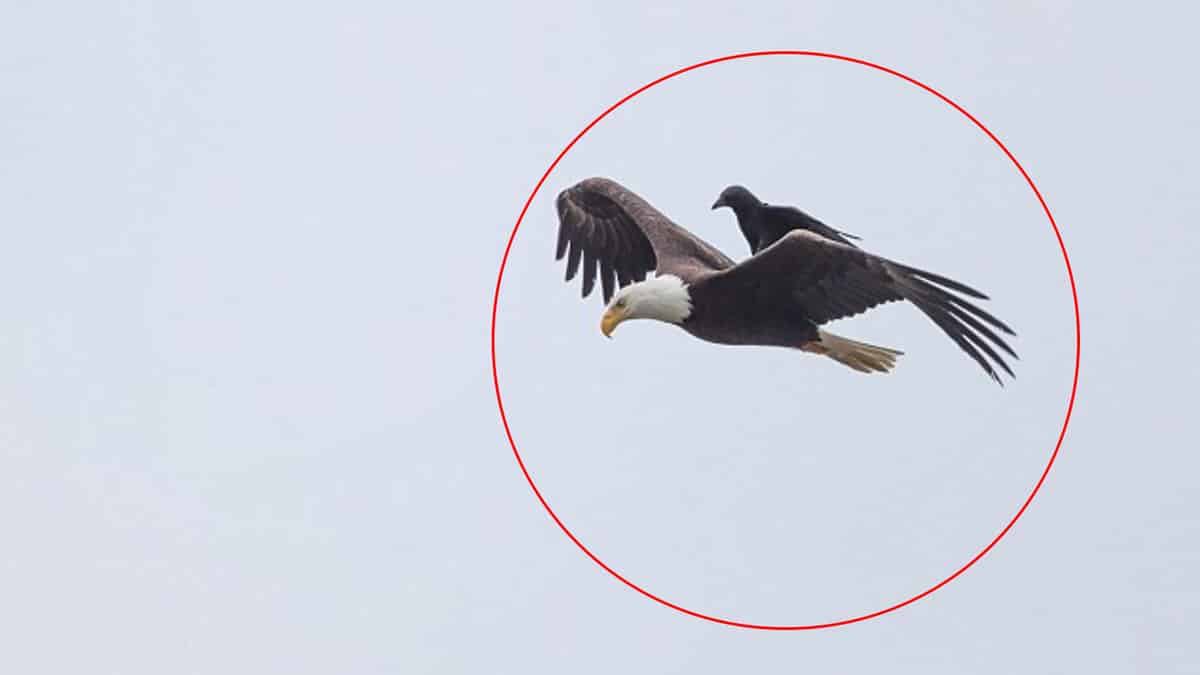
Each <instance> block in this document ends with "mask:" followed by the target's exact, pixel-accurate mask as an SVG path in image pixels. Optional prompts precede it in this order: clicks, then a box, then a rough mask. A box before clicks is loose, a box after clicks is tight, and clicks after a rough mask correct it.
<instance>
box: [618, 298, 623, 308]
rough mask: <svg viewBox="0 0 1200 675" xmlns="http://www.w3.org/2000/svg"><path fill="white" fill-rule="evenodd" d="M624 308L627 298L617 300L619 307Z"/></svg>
mask: <svg viewBox="0 0 1200 675" xmlns="http://www.w3.org/2000/svg"><path fill="white" fill-rule="evenodd" d="M624 306H625V298H620V299H619V300H617V307H624Z"/></svg>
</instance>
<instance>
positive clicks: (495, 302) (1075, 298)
mask: <svg viewBox="0 0 1200 675" xmlns="http://www.w3.org/2000/svg"><path fill="white" fill-rule="evenodd" d="M755 56H816V57H820V58H826V59H833V60H836V61H846V62H848V63H856V64H858V65H861V66H867V67H868V68H874V69H875V70H878V71H881V72H884V73H887V74H889V75H894V76H896V77H898V78H900V79H902V80H904V81H906V82H908V83H910V84H913V85H916V86H917V87H920V88H921V89H924V90H925V91H927V92H929V93H930V94H933V95H934V96H936V97H938V98H939V99H941V100H942V101H943V102H945V103H946V104H947V105H949V106H950V107H952V108H954V109H955V110H957V111H958V112H960V113H962V115H963V116H964V117H966V118H967V119H969V120H971V122H972V123H973V124H974V125H975V126H977V127H979V129H980V130H981V131H983V133H985V134H987V137H988V138H990V139H991V140H992V142H993V143H995V144H996V146H997V147H999V148H1000V150H1002V151H1003V152H1004V154H1005V155H1006V156H1007V157H1008V159H1009V160H1010V161H1011V162H1012V163H1013V166H1015V167H1017V171H1019V172H1020V173H1021V177H1022V178H1024V179H1025V182H1026V183H1028V184H1029V187H1030V189H1032V190H1033V194H1034V195H1036V196H1037V199H1038V202H1039V203H1040V204H1041V205H1042V210H1043V211H1044V212H1045V213H1046V218H1047V219H1048V220H1049V221H1050V227H1052V228H1054V236H1055V237H1057V238H1058V246H1059V249H1061V250H1062V255H1063V262H1064V263H1065V264H1066V267H1067V278H1068V280H1069V281H1070V282H1071V300H1072V302H1073V303H1074V306H1075V374H1074V379H1073V380H1072V381H1071V398H1070V400H1069V402H1068V403H1067V414H1066V417H1064V419H1063V425H1062V430H1061V431H1059V434H1058V441H1057V442H1056V443H1055V444H1054V452H1053V453H1052V454H1051V455H1050V461H1049V462H1047V463H1046V468H1045V469H1044V470H1043V471H1042V475H1041V476H1040V477H1039V478H1038V480H1037V483H1036V484H1035V485H1034V486H1033V491H1032V492H1030V493H1029V496H1028V497H1026V498H1025V502H1024V503H1023V504H1021V508H1020V509H1019V510H1018V511H1017V514H1016V515H1015V516H1013V517H1012V520H1010V521H1009V522H1008V524H1007V525H1005V526H1004V529H1003V530H1001V531H1000V534H997V535H996V537H995V538H994V539H992V541H991V542H990V543H989V544H988V545H987V546H985V547H984V548H983V550H982V551H980V552H979V553H977V554H976V555H975V557H973V558H971V559H970V560H969V561H967V563H966V564H965V565H963V566H962V567H960V568H958V569H957V570H955V571H954V573H953V574H951V575H950V576H948V577H946V578H945V579H942V580H941V581H939V582H938V583H937V584H934V585H933V586H931V587H930V588H928V589H926V590H925V591H922V592H921V593H918V594H917V595H914V596H913V597H911V598H909V599H907V600H904V601H903V602H898V603H896V604H894V605H891V606H889V607H885V608H884V609H881V610H878V611H875V612H871V613H869V614H863V615H861V616H856V617H853V618H850V619H843V620H841V621H831V622H828V623H818V624H807V625H797V626H784V625H769V624H755V623H747V622H743V621H732V620H729V619H722V618H721V617H717V616H711V615H709V614H703V613H701V612H697V611H694V610H690V609H687V608H686V607H681V606H679V605H677V604H675V603H673V602H670V601H669V600H665V599H663V598H660V597H658V596H657V595H654V594H653V593H651V592H649V591H647V590H646V589H644V588H642V587H641V586H638V585H637V584H635V583H633V582H632V581H630V580H628V579H626V578H625V577H623V576H621V575H620V574H619V573H618V572H617V571H616V570H614V569H612V568H611V567H609V566H608V565H606V564H604V561H602V560H600V558H597V557H596V556H595V554H593V553H592V552H591V551H590V550H588V548H587V547H586V546H584V545H583V542H581V541H579V539H578V538H576V537H575V535H574V534H572V533H571V531H570V530H569V529H567V526H566V525H564V524H563V522H562V521H561V520H559V518H558V515H557V514H555V513H554V510H553V509H551V508H550V504H549V503H547V502H546V498H545V497H543V496H542V493H541V491H539V490H538V488H537V485H535V484H534V482H533V478H532V477H531V476H530V475H529V470H528V469H526V468H525V462H524V460H522V459H521V453H520V451H518V450H517V444H516V442H515V441H514V440H513V436H512V431H511V430H510V429H509V426H508V417H507V416H506V415H505V414H504V400H503V398H502V397H501V395H500V376H499V374H498V370H497V366H496V310H497V308H498V307H499V304H500V284H501V282H502V281H503V280H504V267H505V265H506V264H507V263H508V254H509V252H510V251H511V250H512V245H513V241H514V240H515V239H516V237H517V230H518V229H519V228H520V227H521V221H523V220H524V219H525V213H526V212H527V211H528V210H529V205H530V204H531V203H532V202H533V198H534V197H535V196H537V193H538V190H540V189H541V188H542V185H543V184H544V183H545V182H546V179H547V178H549V177H550V174H551V173H552V172H553V171H554V168H555V167H557V166H558V163H559V161H561V160H562V158H563V157H564V156H565V155H566V154H567V152H569V151H570V150H571V148H572V147H574V146H575V144H576V143H577V142H579V139H581V138H583V136H584V134H586V133H587V132H588V131H590V130H591V129H592V127H594V126H596V124H598V123H599V122H600V120H602V119H604V118H605V117H607V116H608V115H609V113H611V112H612V111H614V110H616V109H617V108H619V107H621V106H622V105H624V104H625V103H627V102H628V101H629V100H631V99H632V98H634V97H635V96H637V95H638V94H641V93H642V92H644V91H646V90H647V89H649V88H651V87H653V86H655V85H657V84H661V83H663V82H666V81H667V80H670V79H672V78H674V77H678V76H679V75H682V74H684V73H687V72H689V71H693V70H697V69H699V68H703V67H705V66H711V65H713V64H716V63H722V62H724V61H733V60H736V59H745V58H751V57H755ZM1079 332H1080V328H1079V295H1078V292H1077V291H1076V288H1075V274H1074V272H1073V271H1072V270H1071V259H1070V257H1069V256H1068V255H1067V247H1066V245H1065V244H1064V243H1063V238H1062V233H1061V232H1059V230H1058V224H1057V223H1055V222H1054V216H1053V215H1052V214H1051V213H1050V207H1049V206H1047V205H1046V200H1045V199H1044V198H1043V197H1042V193H1041V191H1040V190H1038V188H1037V185H1035V184H1034V182H1033V179H1032V178H1030V177H1029V174H1028V173H1026V171H1025V167H1023V166H1021V163H1020V162H1018V161H1017V158H1016V157H1014V156H1013V154H1012V153H1011V152H1009V150H1008V148H1007V147H1005V145H1004V143H1002V142H1000V139H999V138H997V137H996V135H995V134H993V133H992V132H991V131H990V130H989V129H988V128H987V127H985V126H984V125H983V123H982V122H980V121H979V120H977V119H975V116H974V115H972V114H971V113H969V112H967V111H966V110H965V109H964V108H963V107H962V106H960V105H959V104H957V103H955V102H954V101H952V100H950V98H949V97H947V96H946V95H945V94H943V93H941V92H940V91H938V90H936V89H934V88H933V87H930V86H929V85H927V84H925V83H923V82H920V81H918V80H916V79H914V78H912V77H909V76H908V75H905V74H904V73H901V72H898V71H895V70H892V69H891V68H888V67H886V66H881V65H879V64H876V63H872V62H870V61H866V60H864V59H857V58H854V57H851V56H842V55H840V54H832V53H827V52H813V51H796V50H771V51H757V52H743V53H740V54H730V55H728V56H722V57H719V58H715V59H709V60H707V61H701V62H699V63H694V64H692V65H690V66H687V67H684V68H680V69H679V70H676V71H674V72H671V73H668V74H666V75H663V76H662V77H660V78H658V79H656V80H653V81H651V82H650V83H648V84H645V85H642V86H641V87H638V88H637V89H635V90H634V91H633V92H631V93H629V94H627V95H626V96H625V97H624V98H622V99H621V100H619V101H617V102H616V103H614V104H612V105H611V106H609V107H608V109H606V110H605V111H604V112H602V113H600V115H598V116H597V117H596V118H595V119H594V120H592V121H591V122H589V123H588V125H587V126H586V127H584V128H583V131H580V132H579V133H578V134H576V135H575V137H574V138H572V139H571V142H570V143H567V146H566V147H565V148H563V149H562V151H561V152H559V153H558V156H557V157H555V158H554V161H553V162H551V163H550V166H549V168H547V169H546V172H545V173H543V174H542V177H541V178H540V179H539V180H538V182H537V185H535V186H534V187H533V192H531V193H530V194H529V198H528V199H526V200H525V206H524V207H522V208H521V215H519V216H518V217H517V222H516V224H515V225H513V230H512V234H510V235H509V237H508V244H507V245H506V246H505V247H504V257H503V258H502V259H501V260H500V272H499V274H498V275H497V277H496V291H495V295H494V296H493V298H492V330H491V342H492V349H491V356H492V382H493V383H494V385H495V388H496V405H497V406H498V407H499V409H500V421H501V422H503V424H504V434H505V435H506V436H507V437H508V444H509V445H510V446H512V450H513V455H514V456H515V457H516V458H517V464H518V465H519V466H520V467H521V473H523V474H524V475H525V480H526V481H528V482H529V487H530V488H532V489H533V494H534V495H536V496H537V498H538V501H539V502H541V504H542V507H544V508H545V509H546V513H549V514H550V518H551V519H553V520H554V524H556V525H558V527H559V529H560V530H562V531H563V534H565V535H567V538H568V539H570V540H571V541H572V542H573V543H574V544H575V545H576V546H578V547H579V550H581V551H583V552H584V554H585V555H587V557H589V558H591V559H592V561H593V562H595V563H596V564H597V565H599V566H600V567H601V568H602V569H603V570H604V571H605V572H608V573H609V574H611V575H612V576H613V577H615V578H616V579H617V580H618V581H620V582H621V583H623V584H625V585H626V586H628V587H629V588H632V589H633V590H635V591H637V592H638V593H640V594H642V595H644V596H646V597H647V598H650V599H651V600H653V601H655V602H657V603H659V604H661V605H664V606H666V607H670V608H671V609H674V610H676V611H679V612H682V613H684V614H687V615H689V616H694V617H696V618H699V619H704V620H706V621H712V622H713V623H719V624H724V625H726V626H736V627H738V628H754V629H757V630H779V631H783V630H816V629H819V628H833V627H835V626H845V625H848V624H852V623H858V622H859V621H866V620H867V619H874V618H875V617H878V616H883V615H884V614H888V613H890V612H894V611H896V610H897V609H900V608H901V607H905V606H907V605H911V604H912V603H914V602H916V601H918V600H920V599H922V598H924V597H926V596H928V595H930V594H932V593H933V592H934V591H937V590H939V589H940V588H942V587H943V586H945V585H946V584H948V583H950V582H951V581H954V580H955V579H957V578H958V577H959V575H961V574H962V573H963V572H966V571H967V570H968V569H970V568H971V566H972V565H974V564H975V563H977V562H979V560H980V559H981V558H983V556H985V555H987V553H988V552H989V551H991V550H992V548H993V547H994V546H995V545H996V544H997V543H999V541H1000V540H1001V539H1003V538H1004V536H1005V535H1006V534H1008V531H1009V530H1011V529H1012V527H1013V525H1016V523H1017V521H1018V520H1020V518H1021V516H1022V515H1024V513H1025V510H1026V509H1027V508H1029V504H1030V503H1031V502H1033V498H1034V497H1035V496H1037V493H1038V490H1041V489H1042V484H1043V483H1045V482H1046V476H1047V475H1048V474H1049V473H1050V468H1051V467H1053V466H1054V460H1055V459H1057V458H1058V451H1059V449H1061V448H1062V444H1063V439H1064V438H1066V435H1067V426H1068V424H1070V422H1071V411H1072V410H1074V408H1075V392H1076V391H1077V390H1078V388H1079V346H1080V340H1079Z"/></svg>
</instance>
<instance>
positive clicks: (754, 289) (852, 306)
mask: <svg viewBox="0 0 1200 675" xmlns="http://www.w3.org/2000/svg"><path fill="white" fill-rule="evenodd" d="M704 283H706V284H711V285H712V288H714V289H716V290H721V291H725V292H735V293H737V292H744V295H745V297H746V298H748V299H749V298H752V300H751V301H753V302H767V303H771V304H772V305H773V306H774V309H776V310H778V311H779V312H780V313H798V314H802V315H804V316H806V317H808V318H809V319H810V320H812V321H813V322H814V323H816V324H818V325H820V324H823V323H826V322H828V321H833V320H834V319H840V318H842V317H847V316H853V315H855V314H859V313H861V312H864V311H866V310H868V309H870V308H872V307H875V306H876V305H880V304H883V303H886V302H892V301H895V300H908V301H909V302H911V303H913V304H914V305H916V306H917V308H918V309H920V310H921V311H922V312H924V313H925V315H926V316H928V317H929V318H930V319H931V320H932V321H933V322H934V323H936V324H937V325H938V327H940V328H941V329H942V330H943V331H945V333H946V335H948V336H950V339H952V340H954V342H955V343H957V344H958V346H959V347H961V348H962V350H963V351H965V352H966V353H967V354H968V355H969V356H970V357H971V358H972V359H974V360H975V362H976V363H978V364H979V365H980V367H982V368H983V370H984V371H985V372H987V374H988V375H990V376H991V377H992V378H993V379H995V380H996V381H997V382H999V381H1000V376H999V374H998V373H997V371H996V367H999V368H1000V369H1001V370H1003V371H1004V372H1006V373H1008V374H1009V375H1010V376H1012V374H1013V372H1012V369H1011V368H1009V366H1008V364H1007V363H1005V361H1004V357H1003V356H1001V355H1000V354H999V353H998V352H997V349H998V350H1000V351H1003V352H1005V353H1006V354H1008V355H1009V356H1011V357H1013V358H1017V354H1016V352H1014V351H1013V350H1012V348H1011V347H1009V346H1008V343H1006V342H1005V341H1004V339H1003V338H1001V337H1000V336H999V335H997V334H996V331H1000V332H1002V333H1005V334H1007V335H1015V333H1014V332H1013V330H1012V329H1011V328H1009V327H1008V326H1007V325H1005V323H1004V322H1003V321H1000V320H999V319H997V318H996V317H994V316H992V315H991V314H989V313H988V312H986V311H984V310H982V309H980V308H979V307H977V306H975V305H974V304H972V303H970V302H968V301H967V300H964V299H963V298H960V297H958V296H957V295H954V294H953V293H950V292H949V291H950V290H953V291H957V292H958V293H961V294H963V295H967V296H970V297H972V298H977V299H980V300H986V299H987V296H986V295H984V294H983V293H980V292H979V291H977V290H975V289H973V288H971V287H970V286H967V285H965V284H962V283H959V282H957V281H954V280H952V279H947V278H946V277H943V276H939V275H936V274H933V273H930V272H926V271H924V270H919V269H916V268H914V267H908V266H906V265H901V264H899V263H896V262H892V261H891V260H887V259H885V258H881V257H879V256H876V255H872V254H870V253H867V252H866V251H863V250H861V249H857V248H854V247H853V246H847V245H846V244H842V243H839V242H836V241H832V240H830V239H826V238H824V237H822V236H820V235H818V234H814V233H812V232H808V231H805V230H794V231H792V232H789V233H788V234H787V235H785V236H784V237H783V238H781V239H780V240H779V241H777V242H775V243H774V244H772V245H771V246H769V247H767V248H765V249H763V250H762V251H760V252H759V253H758V254H756V255H754V256H752V257H750V258H748V259H746V260H744V261H742V262H741V263H739V264H737V265H736V266H734V267H731V268H729V269H727V270H724V271H722V272H719V273H717V274H715V275H713V276H711V277H709V278H708V279H706V280H705V281H704ZM993 329H994V330H993Z"/></svg>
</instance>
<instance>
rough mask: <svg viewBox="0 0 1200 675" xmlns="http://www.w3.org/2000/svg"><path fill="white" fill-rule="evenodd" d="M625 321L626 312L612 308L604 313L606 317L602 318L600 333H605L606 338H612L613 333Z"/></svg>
mask: <svg viewBox="0 0 1200 675" xmlns="http://www.w3.org/2000/svg"><path fill="white" fill-rule="evenodd" d="M624 320H625V312H624V311H622V310H620V309H617V308H616V307H611V308H609V309H607V310H605V312H604V316H602V317H600V332H601V333H604V337H606V338H611V337H612V332H613V331H614V330H616V329H617V325H618V324H620V323H621V322H622V321H624Z"/></svg>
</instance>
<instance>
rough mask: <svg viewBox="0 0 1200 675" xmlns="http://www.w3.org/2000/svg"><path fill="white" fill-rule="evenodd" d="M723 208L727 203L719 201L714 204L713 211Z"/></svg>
mask: <svg viewBox="0 0 1200 675" xmlns="http://www.w3.org/2000/svg"><path fill="white" fill-rule="evenodd" d="M722 206H725V202H723V201H721V200H720V199H718V200H717V201H715V202H713V205H712V210H713V211H716V210H717V209H719V208H721V207H722Z"/></svg>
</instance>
